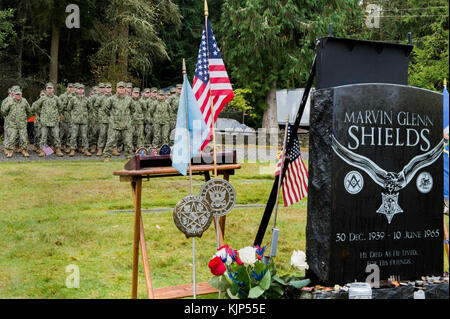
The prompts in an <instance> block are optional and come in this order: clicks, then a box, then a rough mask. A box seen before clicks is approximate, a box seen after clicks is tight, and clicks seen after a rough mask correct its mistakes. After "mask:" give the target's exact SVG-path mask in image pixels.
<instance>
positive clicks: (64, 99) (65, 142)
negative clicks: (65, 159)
mask: <svg viewBox="0 0 450 319" xmlns="http://www.w3.org/2000/svg"><path fill="white" fill-rule="evenodd" d="M72 90H73V84H72V83H69V84H68V85H67V91H66V92H64V93H63V94H61V95H60V96H59V100H60V103H61V105H62V109H63V110H62V113H61V123H60V128H59V129H60V132H59V133H60V139H61V145H62V146H63V148H64V150H65V151H66V152H67V153H68V146H69V141H70V122H71V121H70V111H68V110H67V106H68V104H69V101H70V99H71V98H72V97H74V95H73V93H72Z"/></svg>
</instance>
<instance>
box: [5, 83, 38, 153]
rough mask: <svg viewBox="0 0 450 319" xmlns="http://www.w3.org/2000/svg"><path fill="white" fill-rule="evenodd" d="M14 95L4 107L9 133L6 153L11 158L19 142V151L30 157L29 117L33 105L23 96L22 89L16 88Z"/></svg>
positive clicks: (6, 141)
mask: <svg viewBox="0 0 450 319" xmlns="http://www.w3.org/2000/svg"><path fill="white" fill-rule="evenodd" d="M13 94H14V97H13V98H12V99H10V100H8V101H7V102H6V103H5V104H4V105H3V107H2V114H3V116H4V117H5V126H6V127H7V130H8V133H7V134H6V139H5V150H6V151H5V154H6V157H8V158H10V157H12V156H13V154H14V147H15V145H16V143H17V142H18V143H19V150H18V151H19V153H22V155H23V156H24V157H29V156H30V155H29V154H28V152H27V149H26V148H27V145H28V132H27V119H28V117H29V116H31V113H32V111H31V107H30V105H29V104H28V101H27V100H26V99H25V98H23V97H22V90H21V89H20V88H16V89H15V90H14V91H13Z"/></svg>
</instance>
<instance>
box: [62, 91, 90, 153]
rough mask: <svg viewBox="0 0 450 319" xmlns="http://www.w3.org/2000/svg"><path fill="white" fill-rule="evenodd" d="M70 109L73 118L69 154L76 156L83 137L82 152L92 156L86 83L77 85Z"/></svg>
mask: <svg viewBox="0 0 450 319" xmlns="http://www.w3.org/2000/svg"><path fill="white" fill-rule="evenodd" d="M68 110H69V111H70V115H71V118H72V123H71V127H70V143H69V144H70V145H69V146H70V153H69V156H71V157H73V156H75V150H76V149H77V140H78V137H79V136H80V139H81V152H82V153H83V154H84V155H85V156H91V155H92V154H91V153H90V152H89V150H88V148H89V140H88V117H89V110H88V98H87V97H86V96H85V95H84V85H83V84H79V85H78V87H77V96H76V97H75V98H73V99H71V100H70V102H69V105H68Z"/></svg>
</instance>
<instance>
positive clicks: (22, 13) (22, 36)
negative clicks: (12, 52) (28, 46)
mask: <svg viewBox="0 0 450 319" xmlns="http://www.w3.org/2000/svg"><path fill="white" fill-rule="evenodd" d="M25 15H26V13H25V8H24V6H23V1H21V2H20V4H19V6H18V20H19V21H20V22H19V23H20V34H19V39H18V42H17V75H18V78H19V79H20V80H22V69H23V60H22V59H23V42H24V39H25V21H24V20H25Z"/></svg>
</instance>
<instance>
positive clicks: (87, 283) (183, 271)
mask: <svg viewBox="0 0 450 319" xmlns="http://www.w3.org/2000/svg"><path fill="white" fill-rule="evenodd" d="M123 165H124V162H123V161H112V162H111V163H103V162H101V161H95V160H92V161H79V162H76V161H75V162H69V161H52V162H37V163H28V162H26V163H11V162H9V163H0V180H1V183H0V298H43V299H50V298H129V297H130V294H131V266H132V247H133V227H134V214H133V213H126V212H121V213H107V211H112V210H132V209H133V202H132V197H131V187H130V184H129V183H120V182H119V178H118V177H115V176H113V171H115V170H120V169H122V168H123ZM273 171H274V164H272V166H269V165H268V164H254V163H243V164H242V169H241V170H239V171H237V172H236V175H235V176H231V179H230V181H231V183H232V184H233V186H234V187H235V189H236V193H237V204H255V203H258V204H265V203H266V202H267V199H268V196H269V193H270V190H271V187H272V184H273ZM193 184H194V193H198V192H199V190H200V187H201V186H202V184H203V178H202V177H199V176H194V181H193ZM187 195H189V180H188V178H187V177H171V178H158V179H151V180H150V181H145V182H144V188H143V198H142V208H143V209H154V208H170V210H166V211H165V212H161V213H144V214H143V220H144V227H145V235H146V238H147V249H148V254H149V262H150V267H151V275H152V282H153V286H154V288H161V287H167V286H174V285H182V284H188V283H192V240H191V239H186V237H185V236H184V234H182V233H181V232H180V231H179V230H178V229H177V228H176V226H175V224H174V222H173V217H172V212H171V208H172V207H174V206H175V205H176V203H177V202H178V201H179V200H181V199H182V198H183V197H185V196H187ZM280 202H281V198H280ZM263 211H264V208H262V207H261V208H246V209H244V208H243V209H234V210H233V211H232V212H231V213H230V214H229V215H228V216H227V221H226V233H225V241H226V243H227V244H229V245H230V246H231V247H232V248H235V249H240V248H243V247H245V246H248V245H251V244H252V243H253V240H254V238H255V235H256V232H257V229H258V226H259V223H260V220H261V217H262V214H263ZM447 223H448V220H447ZM272 224H273V220H272V221H271V222H270V224H269V229H268V231H267V233H266V236H265V238H264V242H263V245H266V244H268V243H269V242H270V237H271V231H270V229H271V227H272ZM277 226H278V228H279V229H280V238H279V245H278V256H277V258H276V263H277V266H278V268H279V270H280V272H285V271H287V270H288V268H289V262H290V256H291V254H292V251H293V250H297V249H301V250H305V240H306V238H305V228H306V200H303V201H302V202H300V203H298V204H296V205H294V206H293V207H291V208H284V207H282V205H280V209H279V214H278V218H277ZM196 249H197V254H196V255H197V282H203V281H207V280H208V279H209V278H211V276H212V275H211V274H210V272H209V268H208V266H207V264H208V261H209V260H210V258H211V256H212V255H213V254H214V252H215V251H216V234H215V230H214V226H213V225H211V227H210V228H209V229H208V230H207V232H205V233H204V234H203V237H202V238H199V239H197V240H196ZM69 265H76V266H78V269H79V272H80V287H79V288H67V287H66V278H67V277H68V276H69V275H70V274H71V273H70V272H66V267H67V266H69ZM445 269H447V270H448V264H447V263H445ZM138 293H139V295H138V296H139V297H140V298H146V290H145V281H144V273H143V268H142V260H141V259H140V274H139V292H138ZM208 297H211V296H208ZM212 297H215V296H212Z"/></svg>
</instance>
